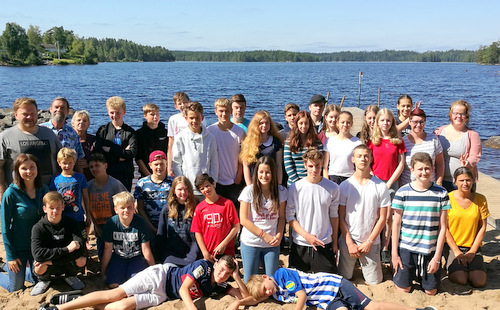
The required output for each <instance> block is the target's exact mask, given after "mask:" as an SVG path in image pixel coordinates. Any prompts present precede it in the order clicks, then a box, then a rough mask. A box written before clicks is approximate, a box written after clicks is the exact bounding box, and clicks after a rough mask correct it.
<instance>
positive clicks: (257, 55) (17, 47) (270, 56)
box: [0, 23, 500, 66]
mask: <svg viewBox="0 0 500 310" xmlns="http://www.w3.org/2000/svg"><path fill="white" fill-rule="evenodd" d="M119 61H230V62H322V61H408V62H477V63H481V64H498V63H500V41H498V42H493V43H491V45H490V46H481V47H480V48H479V50H478V51H469V50H449V51H427V52H422V53H419V52H414V51H396V50H384V51H363V52H351V51H343V52H334V53H301V52H289V51H280V50H260V51H232V52H202V51H200V52H194V51H170V50H168V49H166V48H164V47H161V46H154V47H152V46H146V45H140V44H137V43H134V42H132V41H128V40H122V39H110V38H105V39H96V38H92V37H91V38H84V37H79V36H78V35H76V34H75V33H73V31H71V30H65V29H64V28H63V27H62V26H61V27H52V28H50V29H49V30H47V31H45V32H43V33H42V31H41V30H40V28H39V27H38V26H33V25H30V26H29V28H28V30H27V31H26V30H25V29H24V28H23V27H21V26H19V25H18V24H16V23H6V25H5V30H4V31H3V33H2V35H1V36H0V64H2V65H10V66H21V65H39V64H96V63H99V62H119Z"/></svg>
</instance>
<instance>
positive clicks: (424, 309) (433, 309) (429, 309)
mask: <svg viewBox="0 0 500 310" xmlns="http://www.w3.org/2000/svg"><path fill="white" fill-rule="evenodd" d="M417 310H438V309H437V308H436V307H433V306H428V307H425V308H421V309H420V308H418V309H417Z"/></svg>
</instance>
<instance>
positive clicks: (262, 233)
mask: <svg viewBox="0 0 500 310" xmlns="http://www.w3.org/2000/svg"><path fill="white" fill-rule="evenodd" d="M262 237H264V230H263V229H261V230H260V233H259V238H262Z"/></svg>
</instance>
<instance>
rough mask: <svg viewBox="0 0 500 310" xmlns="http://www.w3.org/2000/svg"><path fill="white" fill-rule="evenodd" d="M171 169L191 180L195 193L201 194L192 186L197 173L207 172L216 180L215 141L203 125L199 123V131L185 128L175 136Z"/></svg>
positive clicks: (216, 159)
mask: <svg viewBox="0 0 500 310" xmlns="http://www.w3.org/2000/svg"><path fill="white" fill-rule="evenodd" d="M172 171H173V172H174V174H175V176H180V175H183V176H185V177H186V178H188V179H189V181H191V183H192V184H193V187H194V194H195V195H201V193H200V192H199V191H198V189H196V187H195V186H194V180H195V179H196V176H197V175H199V174H202V173H208V175H210V176H211V177H212V178H213V179H214V181H215V182H217V177H218V175H219V160H218V157H217V142H216V140H215V137H214V136H213V135H212V134H210V133H209V132H208V130H207V128H206V127H205V126H204V125H201V133H195V132H193V131H191V130H190V129H186V130H183V131H181V132H180V133H179V134H178V135H177V136H176V137H175V139H174V145H173V147H172Z"/></svg>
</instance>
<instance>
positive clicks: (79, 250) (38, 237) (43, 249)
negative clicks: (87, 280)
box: [31, 191, 87, 296]
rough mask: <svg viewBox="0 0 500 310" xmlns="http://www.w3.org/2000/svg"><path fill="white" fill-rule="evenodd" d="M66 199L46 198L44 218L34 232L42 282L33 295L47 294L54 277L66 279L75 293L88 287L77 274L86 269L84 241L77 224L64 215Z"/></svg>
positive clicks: (55, 195) (35, 256) (33, 249)
mask: <svg viewBox="0 0 500 310" xmlns="http://www.w3.org/2000/svg"><path fill="white" fill-rule="evenodd" d="M63 210H64V202H63V197H62V196H61V194H59V193H58V192H56V191H51V192H48V193H47V194H45V196H43V212H44V213H45V216H44V217H43V218H41V219H40V221H38V223H37V224H36V225H35V226H33V229H32V230H31V252H32V254H33V259H34V260H35V262H34V266H35V269H34V272H35V274H36V275H38V278H39V280H40V281H39V282H38V283H37V284H36V285H35V287H33V289H32V290H31V295H32V296H36V295H39V294H42V293H44V292H45V291H46V290H47V289H48V288H49V286H50V282H51V280H52V278H53V277H54V276H58V275H64V280H65V281H66V283H68V284H69V285H70V286H71V288H72V289H74V290H80V289H82V288H84V287H85V285H84V284H83V282H82V281H81V280H80V279H78V278H77V277H76V275H77V273H78V270H79V269H80V268H82V267H84V266H85V264H86V262H87V258H86V256H85V241H84V240H83V237H82V234H81V231H80V230H79V229H78V225H77V223H76V222H75V221H74V220H73V219H71V218H69V217H67V216H64V215H63Z"/></svg>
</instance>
